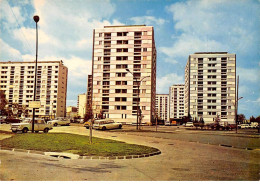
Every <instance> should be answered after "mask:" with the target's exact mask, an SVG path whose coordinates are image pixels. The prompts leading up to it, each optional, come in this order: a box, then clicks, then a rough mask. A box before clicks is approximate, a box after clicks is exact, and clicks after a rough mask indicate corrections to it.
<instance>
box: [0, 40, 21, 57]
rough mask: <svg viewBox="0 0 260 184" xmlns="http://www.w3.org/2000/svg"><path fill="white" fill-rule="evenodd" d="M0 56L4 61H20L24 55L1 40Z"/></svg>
mask: <svg viewBox="0 0 260 184" xmlns="http://www.w3.org/2000/svg"><path fill="white" fill-rule="evenodd" d="M0 48H1V49H0V56H1V60H3V61H14V60H16V61H19V60H20V59H21V58H22V54H21V53H20V51H18V50H17V49H15V48H13V47H11V46H9V45H8V44H7V43H5V42H4V41H3V40H2V39H1V38H0Z"/></svg>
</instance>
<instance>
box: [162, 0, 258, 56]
mask: <svg viewBox="0 0 260 184" xmlns="http://www.w3.org/2000/svg"><path fill="white" fill-rule="evenodd" d="M259 8H260V5H259V4H257V3H255V2H254V1H247V2H245V1H242V0H241V1H235V0H230V1H225V0H212V1H208V0H200V1H191V0H190V1H185V2H178V3H174V4H172V5H171V6H168V7H167V8H166V10H167V12H169V13H170V14H172V17H173V21H174V29H175V30H176V33H175V34H174V35H172V36H171V37H172V38H173V44H172V45H171V46H168V47H160V48H159V49H158V50H159V51H161V52H162V53H164V54H165V55H167V56H168V57H171V58H174V59H175V58H177V57H184V56H185V57H188V55H189V54H192V53H194V52H196V51H208V52H210V51H211V52H214V51H227V52H231V53H240V54H247V53H248V52H255V53H260V51H259V49H257V48H258V47H259V45H258V43H259V42H260V39H259V32H258V30H259V25H260V21H259V20H260V14H259V13H258V12H259Z"/></svg>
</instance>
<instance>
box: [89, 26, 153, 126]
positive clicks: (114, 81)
mask: <svg viewBox="0 0 260 184" xmlns="http://www.w3.org/2000/svg"><path fill="white" fill-rule="evenodd" d="M92 60H93V69H92V76H93V88H92V108H93V114H94V117H97V116H98V114H99V113H100V112H101V111H102V113H103V114H104V117H105V118H110V119H114V120H115V121H117V122H122V123H126V124H132V123H136V119H137V103H138V102H140V103H139V107H140V109H141V111H142V117H143V118H142V123H148V122H151V121H152V120H153V118H154V117H155V96H156V48H155V41H154V30H153V27H152V26H145V25H140V26H105V27H104V28H103V29H95V30H94V32H93V58H92ZM126 69H129V71H130V72H131V73H130V72H128V71H126ZM140 81H141V82H140ZM139 82H140V90H139V92H140V95H139V98H138V84H139Z"/></svg>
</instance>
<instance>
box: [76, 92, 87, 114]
mask: <svg viewBox="0 0 260 184" xmlns="http://www.w3.org/2000/svg"><path fill="white" fill-rule="evenodd" d="M77 106H78V115H79V116H80V117H81V118H84V117H85V114H86V107H87V95H86V94H85V93H84V94H80V95H78V104H77Z"/></svg>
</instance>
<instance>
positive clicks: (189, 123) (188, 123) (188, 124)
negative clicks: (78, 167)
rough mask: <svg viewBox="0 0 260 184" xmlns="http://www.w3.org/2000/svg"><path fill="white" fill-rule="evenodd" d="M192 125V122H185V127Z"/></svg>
mask: <svg viewBox="0 0 260 184" xmlns="http://www.w3.org/2000/svg"><path fill="white" fill-rule="evenodd" d="M193 126H194V125H193V122H187V123H186V124H185V127H193Z"/></svg>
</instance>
